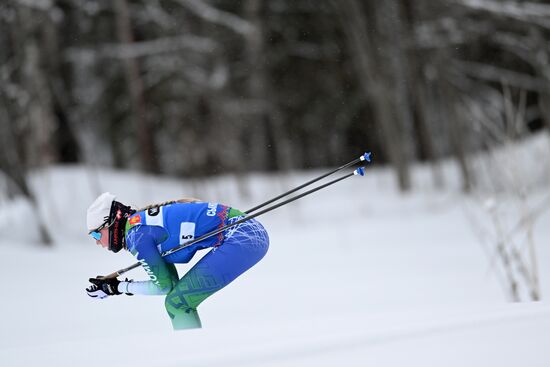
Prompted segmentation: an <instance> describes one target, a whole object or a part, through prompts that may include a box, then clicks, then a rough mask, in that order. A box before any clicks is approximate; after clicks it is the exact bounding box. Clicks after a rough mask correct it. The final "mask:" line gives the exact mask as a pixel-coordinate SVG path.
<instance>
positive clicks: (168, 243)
mask: <svg viewBox="0 0 550 367" xmlns="http://www.w3.org/2000/svg"><path fill="white" fill-rule="evenodd" d="M243 216H244V213H242V212H240V211H239V210H236V209H234V208H231V207H228V206H225V205H222V204H219V203H207V202H202V201H199V200H197V199H182V200H176V201H170V202H165V203H160V204H155V205H150V206H147V207H145V208H143V209H139V210H135V209H132V208H131V207H130V206H126V205H124V204H122V203H120V202H118V201H116V200H115V196H114V195H112V194H111V193H108V192H106V193H103V194H101V195H100V196H99V197H98V198H97V199H96V200H95V201H94V202H93V203H92V205H91V206H90V207H89V208H88V211H87V226H88V231H89V234H90V236H91V237H93V238H94V239H95V240H96V243H97V244H98V245H101V246H102V247H104V248H107V249H108V250H110V251H112V252H115V253H116V252H119V251H120V250H121V249H125V250H127V251H130V252H131V253H132V254H133V255H134V256H136V258H137V259H138V261H139V262H140V263H141V265H142V267H143V269H144V270H145V272H146V273H147V274H148V275H149V278H150V280H149V281H133V280H128V279H126V280H124V281H121V280H118V279H117V278H104V277H100V276H97V277H96V278H90V282H91V283H92V285H91V286H90V287H88V288H86V291H87V293H88V295H89V296H90V297H94V298H99V299H102V298H106V297H108V296H114V295H120V294H123V293H124V294H127V295H134V294H142V295H166V298H165V306H166V311H168V315H169V316H170V318H171V320H172V326H173V327H174V329H175V330H178V329H190V328H200V327H201V320H200V318H199V314H198V313H197V306H198V305H199V304H200V303H201V302H202V301H204V300H205V299H206V298H207V297H209V296H210V295H212V294H213V293H215V292H217V291H219V290H220V289H222V288H223V287H225V286H226V285H227V284H229V283H231V282H232V281H233V280H234V279H236V278H237V277H238V276H239V275H241V274H242V273H244V272H245V271H246V270H248V269H249V268H251V267H252V266H253V265H254V264H256V263H257V262H258V261H260V260H261V259H262V258H263V257H264V255H265V254H266V252H267V249H268V247H269V238H268V235H267V232H266V231H265V229H264V227H263V226H262V225H261V224H260V223H259V222H258V221H256V220H255V219H250V220H247V221H245V222H243V223H241V224H239V225H237V226H235V227H231V228H229V229H227V230H225V231H223V232H221V233H220V234H218V235H216V236H212V237H209V238H206V239H204V240H202V241H200V242H197V243H195V244H193V245H191V246H189V247H185V248H183V249H181V250H179V251H176V252H174V253H172V254H170V255H168V256H166V257H162V256H161V253H163V252H165V251H167V250H169V249H171V248H174V247H176V246H178V245H180V244H184V243H186V242H189V241H190V240H192V239H194V238H196V237H199V236H201V235H203V234H205V233H208V232H210V231H213V230H216V229H219V228H222V227H223V226H225V225H227V224H230V223H233V222H235V221H237V220H239V219H242V218H243ZM202 249H211V250H210V251H209V252H208V253H207V254H206V255H205V256H204V257H203V258H201V259H200V260H199V261H198V262H197V263H196V264H195V265H194V266H193V267H192V268H191V269H190V270H189V271H188V272H187V273H186V274H185V275H184V276H183V277H182V278H181V279H180V278H179V276H178V273H177V270H176V267H175V265H174V264H181V263H187V262H189V261H190V260H191V258H193V256H194V255H195V253H196V252H197V251H198V250H202Z"/></svg>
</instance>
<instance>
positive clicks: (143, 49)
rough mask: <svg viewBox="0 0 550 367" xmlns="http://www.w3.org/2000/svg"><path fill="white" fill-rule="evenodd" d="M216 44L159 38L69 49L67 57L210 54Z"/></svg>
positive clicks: (194, 39)
mask: <svg viewBox="0 0 550 367" xmlns="http://www.w3.org/2000/svg"><path fill="white" fill-rule="evenodd" d="M217 47H218V45H217V43H216V42H214V41H212V40H211V39H209V38H204V37H196V36H175V37H163V38H157V39H154V40H151V41H142V42H133V43H125V44H123V43H113V44H104V45H103V46H100V47H99V48H80V47H77V48H74V47H73V48H69V49H68V50H67V51H66V53H65V55H66V58H67V59H68V60H69V61H72V62H80V61H81V59H82V58H85V59H95V58H113V59H129V58H137V57H146V56H153V55H159V54H163V53H170V52H177V51H181V50H192V51H196V52H204V53H210V52H214V51H215V50H216V49H217Z"/></svg>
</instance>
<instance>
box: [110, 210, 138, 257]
mask: <svg viewBox="0 0 550 367" xmlns="http://www.w3.org/2000/svg"><path fill="white" fill-rule="evenodd" d="M135 212H136V211H135V210H134V209H132V208H131V207H129V206H126V205H124V204H122V203H119V202H118V201H114V200H113V203H112V204H111V213H110V214H109V223H112V224H111V225H110V226H109V250H110V251H113V252H115V253H116V252H119V251H120V250H122V248H124V247H125V245H126V240H125V238H124V229H125V227H126V220H128V217H129V216H130V215H132V214H134V213H135Z"/></svg>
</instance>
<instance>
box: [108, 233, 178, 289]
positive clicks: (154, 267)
mask: <svg viewBox="0 0 550 367" xmlns="http://www.w3.org/2000/svg"><path fill="white" fill-rule="evenodd" d="M126 241H127V244H128V249H129V250H130V251H131V252H132V254H134V255H135V256H136V257H137V259H138V260H139V262H140V263H141V265H142V267H143V269H144V270H145V272H146V273H147V275H149V278H150V279H151V280H149V281H133V282H120V284H119V285H118V290H119V292H124V293H131V294H144V295H159V294H167V293H168V292H170V291H171V290H172V288H173V287H174V285H175V284H176V283H177V282H178V280H179V277H178V272H177V270H176V267H175V266H174V264H169V263H167V262H165V261H164V259H163V258H162V256H161V254H160V253H159V251H158V249H157V243H158V242H157V240H156V238H155V235H154V233H153V231H151V230H150V229H149V228H148V226H138V227H134V228H132V229H131V230H130V232H128V234H127V237H126Z"/></svg>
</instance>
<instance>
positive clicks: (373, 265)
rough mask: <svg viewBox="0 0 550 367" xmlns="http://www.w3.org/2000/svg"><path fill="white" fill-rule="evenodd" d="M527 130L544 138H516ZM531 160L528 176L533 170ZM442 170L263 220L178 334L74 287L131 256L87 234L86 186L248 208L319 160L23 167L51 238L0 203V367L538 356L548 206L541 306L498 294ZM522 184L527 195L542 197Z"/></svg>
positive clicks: (547, 221)
mask: <svg viewBox="0 0 550 367" xmlns="http://www.w3.org/2000/svg"><path fill="white" fill-rule="evenodd" d="M541 139H542V141H543V144H547V146H550V143H549V142H548V141H547V140H546V139H547V138H544V139H543V138H539V139H538V140H537V141H534V142H532V143H531V144H530V145H529V146H533V147H535V146H536V147H537V148H536V149H539V148H540V146H541ZM522 149H524V148H522ZM533 149H534V148H533ZM529 151H531V152H533V150H531V149H530V148H529V147H528V148H527V152H529ZM526 156H527V157H528V155H526ZM515 157H516V158H517V159H520V158H521V157H522V155H515ZM539 162H540V160H539ZM522 167H523V168H524V167H525V165H522ZM533 170H536V171H533V173H534V174H533V175H531V176H530V177H533V178H536V180H537V182H539V181H540V182H542V181H543V178H542V176H541V175H540V173H541V172H547V171H544V170H543V169H542V167H540V166H539V167H536V166H534V168H533ZM444 171H445V177H446V180H447V183H448V186H447V188H446V189H445V190H435V189H433V188H432V187H431V185H430V183H429V182H430V180H429V177H430V173H429V172H428V169H427V168H426V167H418V168H417V169H416V170H415V176H414V177H415V183H416V185H415V187H416V188H415V190H414V191H413V192H412V193H410V194H407V195H402V194H399V193H398V192H397V190H396V188H395V186H394V180H393V176H392V173H391V172H389V171H387V170H386V169H382V168H378V167H377V166H376V164H373V165H372V166H371V167H369V169H368V172H367V176H366V177H364V178H360V177H353V178H350V179H347V180H345V181H343V182H341V183H338V184H337V185H335V186H333V187H330V188H327V189H325V190H322V191H320V192H318V193H315V194H313V195H312V196H310V197H307V198H303V199H301V200H299V201H298V202H296V203H293V204H290V205H288V206H287V207H283V208H280V209H277V210H276V211H274V212H272V213H269V214H266V215H265V216H262V217H261V221H262V222H263V223H264V224H265V226H266V228H267V229H268V231H269V233H270V238H271V247H270V251H269V253H268V255H267V256H266V257H265V258H264V259H263V260H262V261H261V262H260V263H259V264H258V265H256V266H255V267H254V268H252V269H251V270H250V271H248V272H247V273H245V274H244V275H242V276H241V277H240V278H239V279H237V280H236V281H235V282H234V283H232V284H230V285H229V286H228V287H227V288H225V289H223V290H221V291H220V292H218V293H216V294H215V295H213V296H212V297H211V298H209V299H208V300H206V301H205V302H204V303H203V304H202V305H201V306H200V307H199V312H200V314H201V318H202V321H203V329H200V330H188V331H179V332H174V331H172V329H171V325H170V321H169V319H168V316H167V315H166V314H165V310H164V299H163V297H153V296H151V297H143V296H142V297H138V296H134V297H127V296H119V297H111V298H110V299H106V300H102V301H100V300H93V299H90V298H89V297H88V296H87V295H86V293H85V292H84V288H85V287H86V286H87V278H89V277H90V276H95V275H97V274H107V273H110V272H112V271H114V270H118V269H121V268H123V267H126V266H128V265H131V264H133V263H134V262H135V260H134V259H133V258H132V256H131V255H129V254H127V253H119V254H116V255H114V254H111V253H108V252H106V251H104V250H103V249H101V248H100V247H98V246H95V245H94V244H93V241H91V240H90V239H89V238H87V236H86V234H85V228H84V227H85V210H86V207H87V206H88V205H89V203H90V202H91V201H92V200H93V199H94V197H95V196H96V194H97V192H96V188H97V187H100V188H101V189H104V190H109V191H111V192H113V193H115V194H117V195H118V197H119V199H120V200H121V201H124V202H127V203H129V204H132V205H135V206H142V205H144V204H147V203H150V202H158V201H163V200H168V199H172V198H176V197H183V196H195V197H202V198H206V199H209V200H216V201H220V202H224V203H228V204H231V205H233V206H235V207H237V208H240V209H243V210H246V209H247V208H249V207H252V206H254V205H255V204H256V203H258V202H261V201H263V200H265V199H267V198H269V197H271V196H273V195H275V194H278V193H280V192H282V191H284V190H285V189H286V188H291V187H294V186H296V185H298V184H299V183H302V182H304V181H306V180H308V179H310V178H312V177H315V176H316V175H318V174H320V173H321V172H322V171H306V172H293V173H289V174H285V175H283V174H281V175H250V176H247V177H244V178H239V179H237V178H236V177H233V176H223V177H218V178H212V179H203V180H186V181H181V180H176V179H168V178H163V177H154V176H141V175H139V174H136V173H130V172H114V171H110V170H103V169H92V168H90V167H83V166H75V167H51V168H48V169H46V170H43V171H39V172H35V173H34V174H33V177H32V183H33V187H34V189H35V190H36V192H38V193H40V200H39V201H40V214H41V215H42V216H43V217H44V218H45V220H46V222H47V224H48V227H49V228H52V229H55V233H54V235H55V236H54V237H55V241H56V243H55V246H54V247H53V248H51V249H48V248H43V247H40V245H39V244H38V243H37V236H38V233H37V231H36V230H35V229H34V228H32V225H29V224H28V222H27V221H28V220H29V218H30V220H32V218H33V216H34V214H35V213H33V210H32V208H30V207H29V206H28V205H27V204H25V203H24V202H21V201H15V202H8V201H6V200H5V199H0V233H1V236H0V237H1V239H0V254H1V255H2V256H1V258H2V266H0V278H1V279H2V283H1V284H2V293H3V297H2V301H1V302H0V325H2V327H1V328H0V365H1V366H10V367H11V366H31V365H32V366H36V365H40V366H70V365H71V366H72V365H74V364H76V365H79V366H96V365H109V366H110V365H118V366H133V367H140V366H148V367H149V366H151V365H155V366H163V367H167V366H220V365H223V366H316V367H321V366H331V367H333V366H334V365H342V366H367V365H376V366H388V367H389V366H392V367H393V366H396V367H397V366H423V367H425V366H470V367H477V366H480V367H481V366H519V365H521V366H541V367H542V366H545V367H546V366H549V365H550V349H549V348H548V346H549V345H550V344H549V342H548V341H549V340H550V304H549V303H548V301H547V297H548V295H550V246H549V241H548V239H549V238H550V212H549V213H547V212H542V214H541V215H540V216H539V217H538V219H537V222H536V225H535V227H534V234H533V237H534V243H535V244H536V246H537V247H536V250H537V256H538V266H539V278H540V285H541V294H542V301H540V302H522V303H510V302H508V299H507V294H506V292H505V289H504V288H503V286H502V283H501V282H500V281H499V280H498V277H497V271H496V270H497V269H496V266H495V265H494V264H493V262H494V260H492V258H491V256H490V253H489V254H488V253H487V250H488V249H487V248H484V247H483V246H482V245H481V244H480V242H479V239H478V238H477V237H476V235H475V233H474V231H473V230H472V225H471V223H470V221H469V220H470V219H469V218H468V217H467V215H466V214H467V213H469V212H471V211H472V210H478V211H477V212H476V214H477V217H476V221H478V222H479V223H483V221H484V219H483V218H484V212H483V206H482V205H477V204H476V202H475V201H473V200H472V198H471V197H468V196H466V195H464V194H461V193H460V191H459V190H458V188H459V187H460V182H459V180H458V179H457V178H456V173H455V170H454V169H453V167H452V165H447V166H445V167H444ZM535 173H536V174H535ZM522 174H523V173H522ZM527 176H529V175H527ZM546 182H548V177H547V176H546ZM527 187H529V198H530V199H529V200H530V202H531V203H532V204H533V205H535V204H536V203H538V202H540V201H541V200H543V199H544V198H545V197H547V196H548V188H547V187H546V188H545V187H544V186H543V185H532V186H527ZM505 195H506V193H502V192H500V193H499V196H498V198H499V200H500V199H502V198H503V197H505ZM510 195H511V194H510ZM499 202H505V201H503V200H500V201H499ZM489 250H490V249H489ZM196 260H197V259H195V261H196ZM191 265H192V264H191ZM189 267H190V265H180V266H178V269H179V271H180V274H183V272H185V270H186V269H188V268H189ZM128 276H130V277H134V278H136V279H145V277H146V275H145V273H144V272H143V271H141V270H140V269H136V270H134V271H132V272H130V273H129V274H128Z"/></svg>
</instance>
